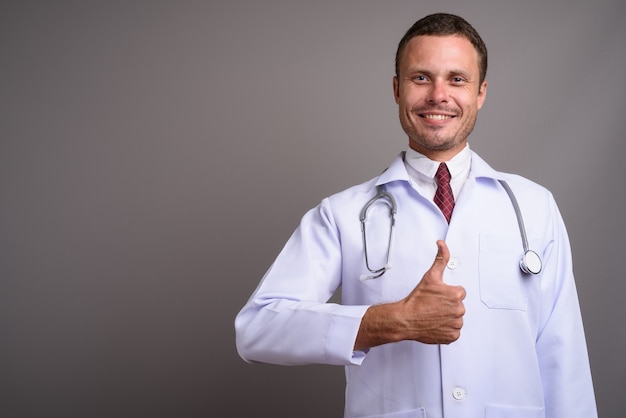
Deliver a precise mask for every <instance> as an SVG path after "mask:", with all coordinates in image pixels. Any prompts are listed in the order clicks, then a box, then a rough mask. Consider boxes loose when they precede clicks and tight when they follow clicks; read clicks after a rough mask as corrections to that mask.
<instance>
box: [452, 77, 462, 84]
mask: <svg viewBox="0 0 626 418" xmlns="http://www.w3.org/2000/svg"><path fill="white" fill-rule="evenodd" d="M463 81H465V80H463V77H452V82H453V83H457V84H459V83H462V82H463Z"/></svg>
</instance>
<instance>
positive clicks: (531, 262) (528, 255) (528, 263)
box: [519, 250, 541, 274]
mask: <svg viewBox="0 0 626 418" xmlns="http://www.w3.org/2000/svg"><path fill="white" fill-rule="evenodd" d="M519 267H520V268H521V269H522V271H523V272H524V273H527V274H539V273H540V272H541V257H539V255H538V254H537V253H536V252H534V251H532V250H527V251H526V252H525V253H524V256H523V257H522V259H521V260H520V262H519Z"/></svg>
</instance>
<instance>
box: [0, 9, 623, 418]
mask: <svg viewBox="0 0 626 418" xmlns="http://www.w3.org/2000/svg"><path fill="white" fill-rule="evenodd" d="M503 3H504V2H501V1H496V0H493V1H488V0H476V1H460V0H459V1H451V0H449V1H443V0H442V1H439V2H437V4H436V5H435V4H434V2H426V1H390V2H383V1H378V2H377V1H346V2H334V1H317V2H298V3H296V2H291V1H286V0H285V1H281V0H272V1H263V2H257V1H247V2H242V1H229V2H227V1H223V2H221V1H210V2H209V1H206V2H203V1H106V2H91V1H89V2H86V1H40V2H33V1H7V0H5V1H3V2H1V3H0V246H1V248H0V416H2V417H44V416H45V417H48V416H51V417H52V416H54V417H113V416H115V417H209V416H210V417H257V416H268V417H269V416H271V417H321V416H324V417H338V416H341V414H342V405H343V385H344V382H343V370H342V369H341V368H335V367H330V366H311V367H293V368H286V367H279V366H268V365H248V364H246V363H244V362H243V361H242V360H240V359H239V358H238V356H237V354H236V351H235V346H234V330H233V319H234V317H235V315H236V313H237V311H238V310H239V309H240V308H241V306H242V305H243V303H244V302H245V300H246V299H247V298H248V296H249V295H250V293H251V292H252V291H253V289H254V287H255V286H256V284H257V283H258V281H259V279H260V278H261V276H262V274H263V273H264V271H265V269H266V268H267V267H268V266H269V264H270V263H271V261H272V260H273V258H274V257H275V256H276V254H277V252H278V251H279V250H280V248H281V247H282V245H283V244H284V242H285V241H286V239H287V238H288V236H289V235H290V234H291V232H292V231H293V229H294V228H295V226H296V225H297V222H298V220H299V219H300V217H301V215H302V214H303V213H304V211H306V210H307V209H308V208H310V207H312V206H313V205H315V204H317V203H318V202H319V201H320V200H321V199H322V198H323V197H325V196H326V195H328V194H330V193H333V192H336V191H339V190H341V189H343V188H345V187H348V186H350V185H352V184H355V183H358V182H361V181H364V180H366V179H368V178H370V177H373V176H374V175H376V174H377V173H379V172H380V171H381V170H382V169H384V168H385V166H386V164H388V163H389V162H390V161H391V159H392V158H393V157H394V156H395V155H396V154H397V153H398V152H399V151H400V150H402V149H404V148H405V146H406V142H407V141H406V138H405V136H404V134H403V133H402V131H401V129H400V127H399V124H398V121H397V109H396V105H395V103H394V102H393V94H392V82H391V80H392V74H393V58H394V53H395V48H396V45H397V42H398V41H399V39H400V37H401V36H402V34H403V33H404V31H405V30H406V29H407V28H408V27H409V26H410V25H411V24H412V23H413V22H414V21H415V20H416V19H418V18H420V17H422V16H423V15H425V14H427V13H431V12H435V11H449V12H455V13H458V14H460V15H462V16H464V17H466V18H467V19H468V20H469V21H470V22H471V23H472V24H474V25H475V26H476V27H477V28H478V30H479V31H480V32H481V34H482V35H483V37H484V39H485V41H486V43H487V46H488V48H489V52H490V68H489V73H488V77H487V78H488V80H489V90H488V95H487V102H486V105H485V107H484V108H483V110H482V111H481V112H480V114H479V122H478V125H477V128H476V130H475V132H474V134H473V136H472V138H471V140H470V143H471V145H472V147H473V149H474V150H476V151H478V152H479V153H480V154H481V155H482V156H483V157H485V158H486V159H487V160H488V161H489V162H490V163H491V164H492V165H493V166H494V167H495V168H497V169H501V170H505V171H513V172H518V173H520V174H522V175H525V176H527V177H529V178H531V179H533V180H535V181H537V182H539V183H542V184H544V185H545V186H547V187H549V188H550V189H551V190H552V191H553V192H554V194H555V196H556V199H557V201H558V203H559V205H560V207H561V210H562V213H563V216H564V218H565V221H566V223H567V226H568V230H569V233H570V237H571V241H572V245H573V251H574V260H575V266H574V267H575V273H576V276H577V280H578V287H579V293H580V300H581V305H582V310H583V314H584V319H585V324H586V330H587V336H588V341H589V350H590V355H591V365H592V369H593V375H594V379H595V385H596V391H597V399H598V404H599V410H600V415H601V416H602V417H621V416H623V405H622V404H623V389H622V387H623V382H624V378H625V377H626V361H625V360H624V353H626V325H624V322H623V321H622V320H621V318H624V316H625V315H626V304H625V303H624V296H623V295H624V292H625V290H626V289H625V287H626V280H624V267H623V261H624V260H623V259H624V256H625V254H626V248H625V247H626V245H625V240H624V232H625V228H624V227H625V222H624V214H623V212H624V209H626V202H625V199H624V186H623V181H622V178H621V177H622V176H623V174H624V168H623V166H622V165H621V163H622V160H623V158H624V155H625V151H626V145H625V143H624V134H623V128H622V126H623V121H624V111H625V110H626V109H625V107H626V106H625V104H626V103H625V99H624V98H625V97H626V84H625V83H624V68H625V64H626V47H625V46H624V45H625V42H624V41H625V40H626V25H624V24H623V18H624V15H625V11H626V10H625V9H626V6H625V4H624V2H623V1H622V0H612V1H611V0H596V1H594V2H589V1H584V2H583V1H568V0H558V1H546V0H527V1H523V2H522V1H518V2H509V3H510V4H507V5H504V4H503ZM611 164H612V165H611ZM614 192H617V194H616V195H613V193H614ZM602 201H604V203H602Z"/></svg>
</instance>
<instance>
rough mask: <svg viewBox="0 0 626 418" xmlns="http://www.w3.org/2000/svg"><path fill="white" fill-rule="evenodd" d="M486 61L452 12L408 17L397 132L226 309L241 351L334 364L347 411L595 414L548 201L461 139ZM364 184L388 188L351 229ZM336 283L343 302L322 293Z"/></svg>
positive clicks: (366, 191) (433, 417)
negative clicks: (376, 159) (340, 373)
mask: <svg viewBox="0 0 626 418" xmlns="http://www.w3.org/2000/svg"><path fill="white" fill-rule="evenodd" d="M486 72H487V50H486V47H485V45H484V43H483V41H482V39H481V38H480V36H479V35H478V33H477V32H476V31H475V29H474V28H473V27H472V26H471V25H469V24H468V23H467V22H466V21H465V20H463V19H462V18H460V17H458V16H454V15H449V14H435V15H430V16H426V17H425V18H423V19H421V20H419V21H418V22H416V23H415V24H414V25H413V27H411V28H410V29H409V30H408V31H407V33H406V34H405V36H404V37H403V38H402V40H401V41H400V44H399V46H398V50H397V54H396V75H395V77H394V78H393V92H394V96H395V100H396V103H397V104H398V106H399V115H400V123H401V125H402V128H403V129H404V131H405V132H406V134H407V135H408V139H409V148H408V150H406V151H405V152H402V153H401V154H400V155H399V156H398V157H397V158H396V159H395V160H394V161H393V162H392V163H391V165H390V166H389V167H388V169H387V170H386V171H385V172H384V173H383V174H381V175H380V176H378V177H376V178H374V179H372V180H370V181H367V182H365V183H363V184H360V185H358V186H355V187H352V188H350V189H347V190H345V191H343V192H340V193H338V194H335V195H333V196H330V197H328V198H326V199H324V200H323V201H322V202H321V203H320V204H319V205H318V206H317V207H316V208H314V209H312V210H310V211H309V212H308V213H306V214H305V216H304V217H303V219H302V221H301V224H300V225H299V227H298V228H297V229H296V231H295V232H294V234H293V235H292V236H291V238H290V239H289V240H288V242H287V243H286V245H285V247H284V248H283V250H282V252H281V253H280V254H279V256H278V257H277V259H276V260H275V262H274V263H273V265H272V266H271V268H270V269H269V270H268V271H267V273H266V274H265V277H264V278H263V280H262V281H261V283H260V284H259V286H258V288H257V289H256V291H255V292H254V293H253V295H252V296H251V298H250V299H249V301H248V302H247V303H246V305H245V306H244V307H243V309H242V310H241V311H240V313H239V314H238V316H237V318H236V320H235V328H236V334H237V349H238V351H239V354H240V355H241V356H242V357H243V358H244V359H245V360H247V361H250V362H265V363H275V364H283V365H301V364H312V363H323V364H336V365H344V366H345V371H346V381H347V387H346V400H345V417H394V418H400V417H428V418H441V417H448V418H477V417H488V418H494V417H495V418H507V417H509V418H521V417H525V418H526V417H528V418H543V417H548V418H564V417H567V418H593V417H596V416H597V412H596V405H595V399H594V392H593V385H592V380H591V374H590V369H589V362H588V356H587V349H586V343H585V336H584V331H583V325H582V320H581V315H580V308H579V303H578V298H577V293H576V287H575V283H574V277H573V273H572V260H571V254H570V246H569V242H568V237H567V233H566V230H565V226H564V225H563V221H562V219H561V216H560V214H559V211H558V209H557V206H556V203H555V201H554V199H553V197H552V195H551V194H550V192H549V191H547V190H546V189H544V188H543V187H541V186H539V185H537V184H534V183H532V182H530V181H529V180H526V179H524V178H522V177H519V176H516V175H512V174H506V173H501V172H498V171H495V170H494V169H492V168H491V167H490V166H489V165H488V164H487V163H486V162H485V161H483V160H482V159H481V158H480V157H479V156H478V155H477V154H475V153H474V152H473V151H471V150H470V148H469V145H468V142H467V137H468V136H469V134H470V133H471V131H472V129H473V128H474V124H475V122H476V117H477V113H478V110H479V109H480V108H481V107H482V105H483V103H484V102H485V97H486V94H487V81H486V80H485V75H486ZM441 163H445V164H444V165H442V164H441ZM448 176H449V177H451V179H450V180H449V185H448V184H447V181H448V180H447V177H448ZM501 180H504V181H506V183H507V184H508V185H509V186H510V189H511V190H512V192H513V194H514V197H515V200H516V201H517V202H518V203H519V211H520V213H521V214H522V215H523V220H524V222H523V224H524V227H525V228H523V232H524V233H525V234H526V236H527V241H528V246H529V247H531V248H532V249H533V250H534V252H535V253H536V254H537V255H538V256H539V259H540V260H541V266H540V268H539V269H537V270H540V271H535V273H537V274H533V273H528V272H524V271H522V269H520V258H521V257H522V254H523V253H524V248H523V243H522V241H523V240H522V237H521V234H520V231H521V229H522V228H521V227H520V226H521V225H520V223H519V222H518V219H517V218H516V211H515V209H514V205H513V204H512V199H511V198H510V197H509V196H508V194H507V192H506V190H505V188H504V187H503V185H502V184H501V182H500V181H501ZM378 191H384V192H385V193H387V194H388V195H389V196H391V198H387V200H384V199H377V200H375V201H374V203H372V204H371V205H370V206H369V208H368V210H367V212H366V219H365V220H364V222H363V224H364V225H365V226H364V231H365V232H364V233H363V231H362V229H361V222H360V214H361V213H362V211H363V208H364V207H365V206H366V205H367V203H368V202H370V200H371V199H372V198H373V197H374V196H375V195H376V194H377V192H378ZM389 202H393V204H392V203H389ZM392 208H393V209H394V210H395V211H396V213H395V216H394V220H392V217H391V214H392V212H393V211H392ZM450 212H451V213H450ZM391 231H393V233H392V234H391V236H390V232H391ZM387 254H389V255H388V259H387ZM376 271H378V273H376ZM379 273H382V274H379ZM338 288H341V289H342V303H341V304H332V303H328V300H329V298H330V297H331V296H332V295H333V294H334V293H335V291H336V290H337V289H338Z"/></svg>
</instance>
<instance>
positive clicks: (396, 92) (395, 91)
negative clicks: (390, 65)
mask: <svg viewBox="0 0 626 418" xmlns="http://www.w3.org/2000/svg"><path fill="white" fill-rule="evenodd" d="M393 97H394V99H395V100H396V104H400V86H399V82H398V76H395V75H394V76H393Z"/></svg>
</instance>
